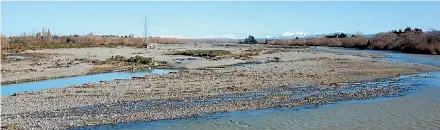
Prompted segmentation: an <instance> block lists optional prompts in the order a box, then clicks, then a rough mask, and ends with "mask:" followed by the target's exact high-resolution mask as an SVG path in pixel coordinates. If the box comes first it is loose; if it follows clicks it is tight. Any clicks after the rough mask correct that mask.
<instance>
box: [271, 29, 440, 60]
mask: <svg viewBox="0 0 440 130" xmlns="http://www.w3.org/2000/svg"><path fill="white" fill-rule="evenodd" d="M269 44H272V45H282V46H304V45H307V46H330V47H346V48H360V49H376V50H393V51H402V52H407V53H420V54H433V55H438V54H440V32H438V31H437V32H435V31H434V32H430V33H416V32H408V33H403V34H395V33H379V34H377V35H375V36H374V37H372V38H365V37H355V38H312V39H281V40H271V41H269Z"/></svg>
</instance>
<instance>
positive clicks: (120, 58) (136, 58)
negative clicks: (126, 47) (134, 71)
mask: <svg viewBox="0 0 440 130" xmlns="http://www.w3.org/2000/svg"><path fill="white" fill-rule="evenodd" d="M106 61H108V62H115V61H116V62H128V63H136V64H144V65H150V64H152V63H153V59H152V58H151V57H143V56H139V55H136V56H134V57H130V58H125V57H124V56H121V55H116V56H112V57H110V58H108V59H107V60H106Z"/></svg>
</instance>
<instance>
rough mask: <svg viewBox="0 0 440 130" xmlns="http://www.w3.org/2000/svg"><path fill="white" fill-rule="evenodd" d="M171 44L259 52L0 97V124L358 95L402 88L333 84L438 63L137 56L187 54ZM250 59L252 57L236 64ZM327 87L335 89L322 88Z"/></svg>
mask: <svg viewBox="0 0 440 130" xmlns="http://www.w3.org/2000/svg"><path fill="white" fill-rule="evenodd" d="M176 46H177V48H179V49H181V50H184V49H198V48H201V49H204V48H211V49H212V48H213V47H216V48H215V49H218V50H228V51H230V52H232V54H240V53H242V51H244V50H249V49H251V48H252V49H254V48H258V49H262V51H261V53H260V54H259V55H255V56H252V58H251V59H248V60H242V59H229V58H228V59H220V60H210V59H200V58H197V57H195V58H197V59H198V60H194V61H191V62H189V63H185V64H181V66H182V67H184V68H186V69H183V70H181V71H179V72H177V73H172V74H167V75H148V76H145V77H137V78H134V79H127V80H114V81H106V82H101V83H95V84H86V85H79V86H72V87H69V88H57V89H48V90H41V91H38V92H26V93H19V94H17V95H15V96H8V97H5V96H2V107H3V109H2V126H3V127H8V126H14V127H20V128H26V129H32V128H34V129H64V128H73V127H80V126H87V125H100V124H113V123H119V122H131V121H148V120H162V119H176V118H185V117H190V116H197V115H199V114H205V113H213V112H225V111H239V110H248V109H261V108H268V107H285V106H301V105H306V104H320V103H325V102H329V101H338V100H347V99H363V98H369V97H375V96H383V95H387V94H392V93H394V92H399V91H403V90H402V89H401V88H399V87H393V86H387V87H380V88H377V85H370V86H367V87H364V88H365V91H362V92H357V91H354V92H353V93H345V92H344V91H341V92H337V91H336V90H339V89H343V88H344V87H342V86H344V85H347V84H350V83H358V82H365V81H372V80H378V79H384V78H390V77H396V76H399V75H402V74H414V73H420V72H429V71H435V70H440V68H439V67H434V66H429V65H423V64H412V63H402V62H389V61H384V60H378V59H374V58H371V57H374V55H362V54H341V53H331V52H321V51H314V50H313V49H307V48H301V49H279V48H268V46H264V45H257V46H242V45H233V44H227V45H223V44H216V45H211V44H202V45H200V44H199V45H195V44H189V45H164V46H159V47H157V48H160V49H157V50H154V51H153V50H147V53H146V54H144V55H148V56H152V57H154V58H155V59H162V60H164V61H166V60H169V61H171V62H172V61H173V59H175V58H189V56H174V55H163V52H169V51H170V50H172V49H171V48H176ZM196 46H197V47H196ZM95 49H97V48H89V49H82V51H84V50H89V51H90V52H91V51H93V50H95ZM74 50H75V49H72V51H70V52H69V51H68V49H63V50H42V51H59V53H65V54H70V53H71V52H75V51H74ZM127 50H130V49H127V48H126V49H120V50H119V49H118V50H107V51H108V52H117V53H118V54H119V55H130V54H131V53H134V52H133V51H127ZM158 50H160V51H158ZM97 52H100V53H98V54H97V55H96V56H93V57H94V58H98V59H99V58H102V59H105V56H106V54H103V53H102V52H105V51H97ZM148 52H150V53H148ZM269 52H270V53H269ZM95 53H96V52H95ZM84 54H88V52H87V51H86V53H74V55H73V56H79V57H77V58H80V56H81V55H83V56H84ZM138 54H139V53H138ZM155 54H156V55H155ZM141 55H142V54H141ZM274 57H278V58H274ZM275 59H278V60H275ZM222 61H227V62H222ZM252 61H255V63H257V61H260V62H258V63H257V64H242V63H243V62H252ZM204 63H206V64H204ZM176 66H177V64H176ZM218 66H221V67H218ZM321 89H322V90H325V91H321ZM351 89H353V88H350V87H348V88H347V92H350V91H348V90H351ZM327 90H328V91H327ZM313 91H318V92H324V93H320V94H313V93H312V94H311V95H306V96H305V97H302V98H298V100H291V99H292V98H291V97H295V95H301V94H300V93H295V92H304V93H308V92H313ZM335 91H336V95H329V94H325V93H326V92H335ZM286 92H287V93H286ZM289 92H291V93H289ZM313 95H315V96H313ZM299 99H301V100H299Z"/></svg>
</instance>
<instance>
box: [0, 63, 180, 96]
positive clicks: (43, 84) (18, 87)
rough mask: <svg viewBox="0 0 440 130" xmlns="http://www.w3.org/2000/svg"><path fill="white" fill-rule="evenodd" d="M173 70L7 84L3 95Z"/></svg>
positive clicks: (165, 70)
mask: <svg viewBox="0 0 440 130" xmlns="http://www.w3.org/2000/svg"><path fill="white" fill-rule="evenodd" d="M174 71H175V70H171V69H151V70H148V69H144V70H140V71H137V72H134V73H132V72H110V73H102V74H93V75H85V76H76V77H67V78H58V79H49V80H41V81H36V82H25V83H18V84H7V85H1V95H2V96H9V95H12V94H14V93H19V92H25V91H38V90H42V89H49V88H61V87H67V86H70V85H81V84H85V83H96V82H99V81H109V80H114V79H130V78H131V77H141V76H145V75H150V74H167V73H169V72H174Z"/></svg>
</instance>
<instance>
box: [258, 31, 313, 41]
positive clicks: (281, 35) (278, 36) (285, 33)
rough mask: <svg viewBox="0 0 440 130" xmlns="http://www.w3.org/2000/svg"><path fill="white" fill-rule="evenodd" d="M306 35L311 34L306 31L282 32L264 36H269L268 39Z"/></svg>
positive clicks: (303, 36) (302, 36)
mask: <svg viewBox="0 0 440 130" xmlns="http://www.w3.org/2000/svg"><path fill="white" fill-rule="evenodd" d="M308 36H312V34H310V33H306V32H284V33H282V34H280V35H275V36H266V38H270V39H291V38H296V37H298V38H306V37H308Z"/></svg>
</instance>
